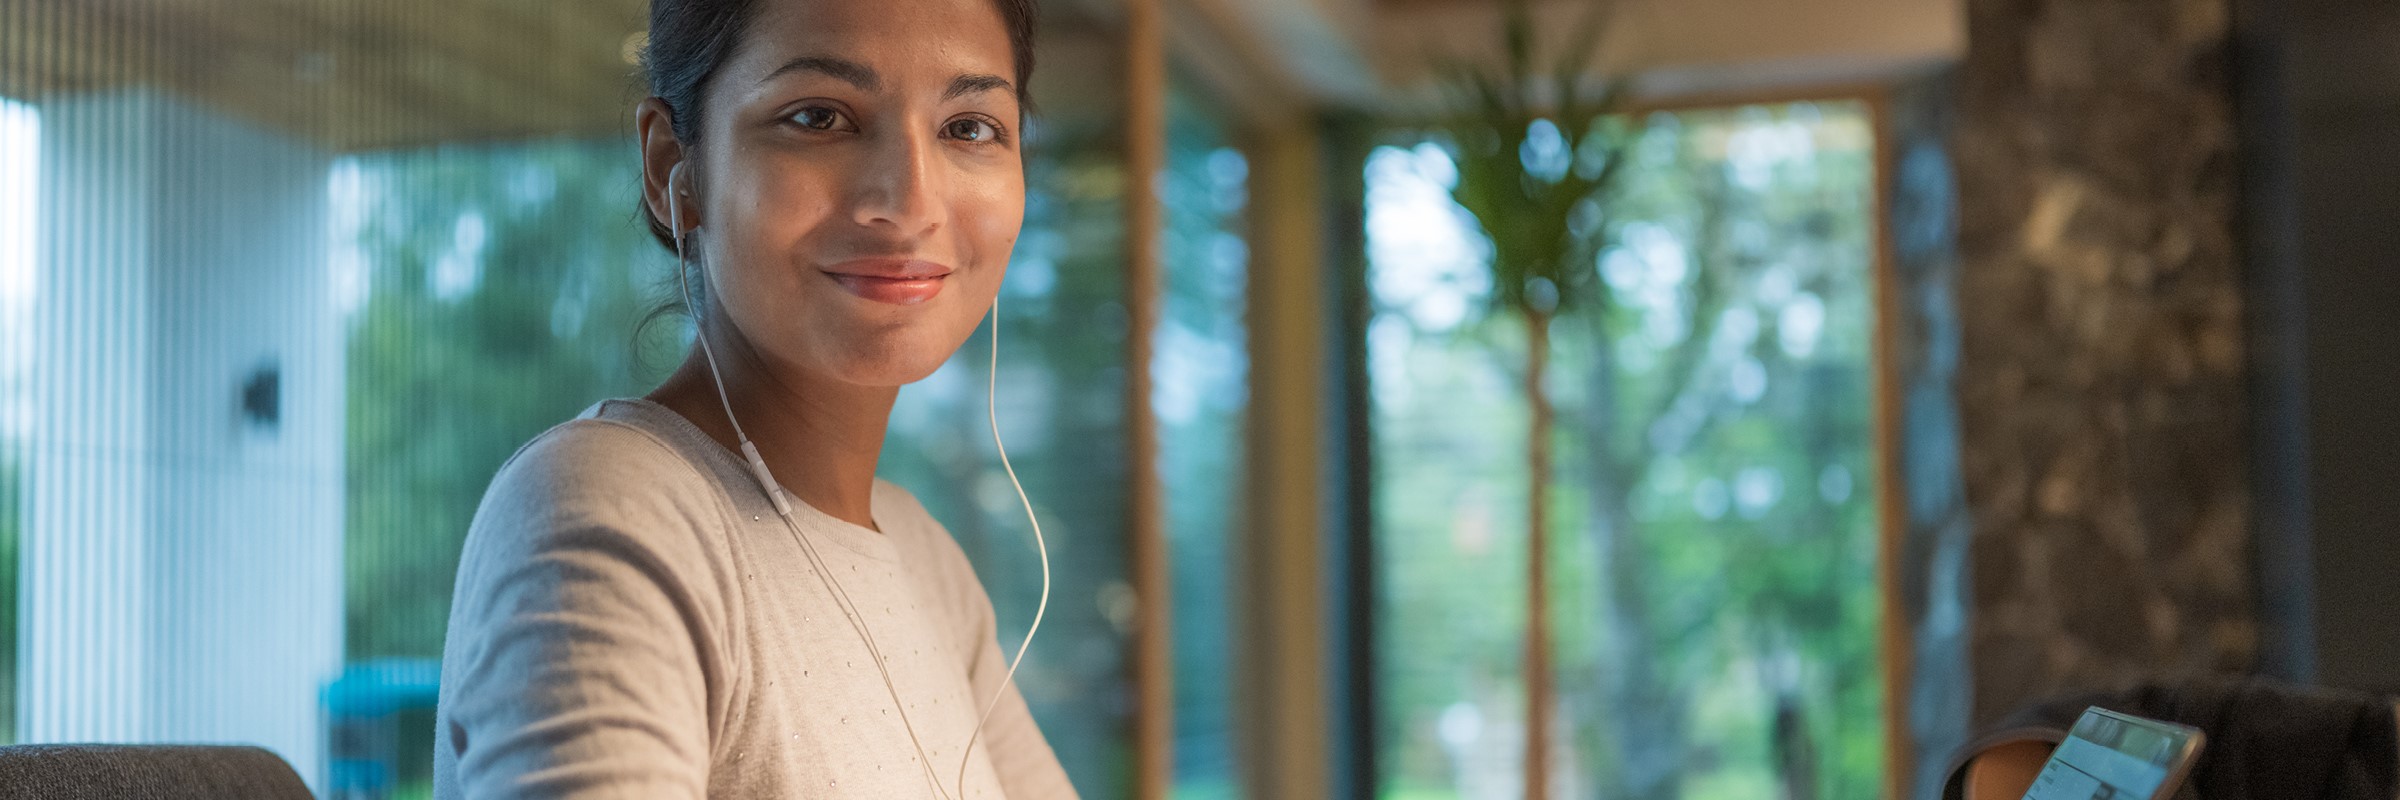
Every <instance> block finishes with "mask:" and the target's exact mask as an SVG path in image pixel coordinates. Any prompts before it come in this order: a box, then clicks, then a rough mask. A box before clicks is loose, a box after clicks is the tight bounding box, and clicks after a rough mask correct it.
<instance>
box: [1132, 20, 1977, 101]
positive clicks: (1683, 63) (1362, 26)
mask: <svg viewBox="0 0 2400 800" xmlns="http://www.w3.org/2000/svg"><path fill="white" fill-rule="evenodd" d="M1177 1H1178V2H1181V3H1185V4H1189V5H1192V6H1195V7H1197V8H1198V9H1200V10H1199V11H1198V12H1196V13H1195V15H1194V16H1196V17H1200V18H1205V19H1207V20H1209V21H1210V22H1211V23H1212V24H1214V25H1216V26H1218V27H1219V28H1220V29H1221V30H1222V34H1221V35H1223V36H1224V37H1225V38H1228V39H1231V40H1236V41H1239V42H1241V44H1240V45H1238V49H1241V50H1243V51H1244V52H1245V53H1246V54H1247V55H1249V56H1250V57H1251V58H1253V59H1255V60H1257V61H1259V62H1260V63H1262V64H1264V65H1265V66H1263V67H1262V68H1260V70H1259V73H1260V79H1261V80H1273V81H1276V82H1278V83H1279V88H1280V89H1281V90H1283V91H1287V92H1289V93H1292V94H1294V95H1296V96H1298V97H1301V98H1305V99H1307V100H1309V101H1312V102H1315V103H1319V104H1333V105H1346V106H1356V107H1362V108H1376V109H1383V110H1393V109H1396V108H1397V109H1405V108H1407V107H1409V106H1411V105H1422V104H1425V103H1427V102H1429V101H1430V100H1431V99H1432V98H1431V92H1430V83H1431V81H1430V74H1431V67H1432V66H1433V65H1434V64H1435V63H1437V62H1438V61H1441V60H1445V59H1453V58H1460V57H1470V56H1473V55H1476V54H1481V53H1489V52H1492V51H1493V49H1494V48H1495V46H1496V44H1497V43H1498V41H1499V26H1500V22H1501V19H1502V16H1503V13H1502V11H1503V9H1504V8H1505V7H1506V5H1507V4H1506V3H1505V2H1503V1H1502V0H1177ZM1595 3H1602V4H1605V7H1604V8H1602V11H1604V12H1605V13H1607V14H1608V15H1609V16H1608V19H1609V25H1610V27H1609V30H1610V35H1609V36H1608V37H1607V39H1606V41H1605V42H1604V44H1603V45H1602V47H1601V59H1600V62H1601V67H1600V71H1601V72H1605V73H1607V74H1610V75H1614V76H1623V77H1629V78H1632V79H1634V81H1635V84H1636V87H1637V90H1639V91H1642V92H1644V93H1646V94H1649V95H1652V96H1678V95H1692V94H1721V93H1765V92H1781V91H1791V90H1796V89H1805V88H1813V87H1826V86H1837V85H1854V84H1858V83H1861V82H1868V81H1874V80H1880V79H1885V78H1889V77H1891V76H1893V75H1896V74H1905V73H1908V72H1911V71H1915V70H1920V69H1923V68H1925V67H1926V66H1928V65H1932V64H1939V63H1945V62H1948V61H1951V60H1955V59H1956V58H1957V57H1958V56H1959V55H1960V54H1961V53H1963V52H1964V48H1965V42H1966V36H1965V7H1964V0H1536V1H1535V2H1532V3H1531V4H1530V6H1531V8H1532V10H1533V13H1534V16H1535V18H1536V20H1537V25H1536V30H1537V31H1539V32H1542V33H1545V34H1548V35H1549V38H1552V39H1555V38H1558V37H1560V36H1563V35H1565V34H1566V33H1567V32H1569V31H1573V30H1575V29H1576V27H1577V22H1578V21H1579V20H1580V19H1582V17H1583V15H1584V14H1586V13H1587V12H1588V11H1590V10H1591V9H1592V8H1593V4H1595Z"/></svg>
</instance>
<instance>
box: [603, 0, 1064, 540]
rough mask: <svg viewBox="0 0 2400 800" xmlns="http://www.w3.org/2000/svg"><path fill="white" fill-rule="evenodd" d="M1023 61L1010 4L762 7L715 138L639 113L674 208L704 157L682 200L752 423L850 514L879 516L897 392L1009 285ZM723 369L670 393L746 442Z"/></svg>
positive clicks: (733, 385)
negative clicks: (882, 465) (885, 446)
mask: <svg viewBox="0 0 2400 800" xmlns="http://www.w3.org/2000/svg"><path fill="white" fill-rule="evenodd" d="M1012 55H1013V54H1012V51H1011V49H1010V46H1009V41H1008V35H1007V31H1006V29H1005V27H1004V24H1003V21H1002V18H1001V16H1000V12H999V11H998V9H997V8H995V7H994V5H993V3H991V2H990V0H761V4H760V7H759V8H758V13H757V16H756V18H755V19H753V20H752V22H751V23H750V26H749V28H748V29H747V31H746V34H745V36H744V38H743V40H742V41H741V42H740V43H739V44H737V45H736V47H735V49H734V50H733V52H732V54H731V55H730V56H729V57H728V58H727V59H726V61H725V62H724V63H723V64H722V65H721V66H720V67H719V69H718V71H717V73H716V74H715V75H714V76H713V77H712V78H710V80H709V84H708V86H707V88H706V89H705V97H706V99H705V101H704V102H705V104H706V106H705V113H704V116H703V117H702V118H701V120H700V133H699V143H698V145H697V146H696V147H685V146H683V144H682V143H680V142H677V141H675V139H674V137H673V135H672V131H671V129H670V127H669V124H668V119H667V115H666V114H665V113H664V112H665V106H664V104H663V103H662V102H661V101H658V100H656V99H652V100H648V101H645V102H644V103H643V105H642V106H641V108H640V109H638V110H637V113H636V122H637V126H638V127H639V128H640V132H641V134H642V138H643V166H644V175H645V179H646V180H645V183H646V186H645V190H646V193H645V194H646V197H645V199H646V201H647V202H648V203H649V204H650V207H651V208H652V209H653V211H654V213H655V214H656V215H657V216H658V218H659V219H661V220H667V219H669V218H670V217H671V216H674V215H675V213H674V211H671V209H670V208H669V206H668V202H669V200H670V199H669V197H668V196H667V191H669V181H668V179H669V176H670V174H671V173H674V172H676V169H675V166H676V164H677V163H678V162H683V161H688V162H689V163H684V164H683V166H682V168H681V170H680V173H681V175H680V177H681V178H682V179H683V180H682V181H681V182H680V183H677V184H675V185H674V186H673V190H674V191H677V192H679V194H678V195H677V196H676V198H674V200H673V202H676V203H678V204H680V209H679V212H680V216H681V221H682V224H683V225H684V227H685V228H686V229H692V230H694V231H695V232H694V235H693V236H692V237H691V238H690V239H687V241H688V242H691V243H693V244H696V245H697V249H698V252H696V253H694V257H695V258H698V257H699V253H705V254H706V258H705V263H706V265H707V270H706V274H707V281H708V292H707V295H708V296H707V299H706V300H705V301H704V303H705V304H706V305H707V306H708V309H707V314H708V317H709V319H708V320H707V323H706V324H705V325H704V326H703V327H704V334H703V335H705V336H708V337H709V341H710V342H711V343H712V344H713V346H714V347H715V348H716V354H717V358H718V361H719V363H720V365H721V366H722V368H723V369H724V377H725V379H726V388H727V394H728V395H729V397H730V399H731V400H732V401H733V403H732V404H733V407H734V411H735V413H736V414H737V415H739V417H740V420H741V426H742V428H743V429H744V431H745V432H746V433H748V434H749V435H750V437H751V439H752V440H754V441H755V442H757V444H758V446H759V448H760V450H761V451H762V452H764V453H766V454H767V461H768V464H769V466H770V467H772V468H773V469H774V471H775V474H776V477H777V478H778V481H779V482H780V483H783V484H784V485H786V486H788V487H791V489H792V490H793V491H794V492H795V493H797V494H799V495H801V497H802V499H804V500H807V501H809V502H810V503H811V504H812V505H816V506H818V507H819V508H821V509H824V510H826V511H827V512H828V513H833V514H834V515H835V516H839V517H843V518H845V519H850V520H851V521H853V522H859V523H861V524H865V525H869V526H870V527H871V526H872V524H873V522H872V520H871V518H869V516H868V514H867V511H866V508H865V497H866V493H867V491H868V489H869V488H870V487H871V485H872V476H873V469H874V456H875V453H876V452H877V451H879V450H880V447H881V443H882V438H883V432H884V425H885V424H886V422H887V421H888V419H889V415H890V409H891V403H892V399H893V397H894V393H895V392H896V391H897V387H899V386H901V385H902V384H906V383H910V382H914V381H916V380H919V379H922V378H924V377H925V376H927V375H930V374H932V372H933V371H934V370H935V369H936V368H938V367H940V366H941V364H942V363H943V362H944V361H945V360H947V359H948V358H949V357H950V355H951V354H952V353H953V352H955V351H956V350H957V349H958V347H959V346H960V345H961V344H962V343H964V342H965V340H966V338H967V336H968V335H970V334H971V333H973V332H974V329H975V328H976V326H977V325H978V324H979V323H980V322H981V320H982V318H983V316H984V314H985V312H986V311H988V310H989V309H990V308H991V304H992V299H993V297H994V296H995V295H996V294H997V292H998V291H999V287H1000V281H1001V276H1002V275H1003V273H1004V272H1005V271H1006V267H1007V263H1008V257H1009V253H1010V251H1011V249H1012V248H1013V247H1014V246H1015V243H1016V239H1017V234H1018V230H1019V227H1020V225H1021V224H1022V222H1023V217H1024V207H1025V180H1024V167H1023V160H1022V156H1021V153H1020V150H1019V143H1018V137H1019V131H1018V130H1017V128H1018V125H1019V111H1018V105H1017V95H1016V89H1015V75H1014V74H1013V70H1014V66H1013V58H1012ZM705 370H706V365H705V362H704V361H700V360H699V354H698V353H697V352H695V353H694V354H693V355H692V357H691V358H688V359H687V360H686V362H685V364H684V368H683V369H682V370H681V371H679V372H678V373H677V374H676V376H674V377H672V378H670V379H668V381H667V382H666V383H665V384H663V385H662V386H660V387H659V389H658V390H657V391H656V392H653V393H652V398H653V399H656V400H659V401H660V402H661V403H663V404H666V405H667V406H668V407H670V408H673V409H675V410H676V411H678V412H679V413H682V414H683V415H684V416H686V417H689V418H692V419H693V421H694V422H695V423H698V424H700V425H701V427H702V428H703V430H707V431H708V432H709V433H710V434H711V435H712V436H715V437H716V438H718V439H719V441H720V442H721V443H726V444H728V445H729V446H732V445H733V444H734V442H733V436H732V432H731V427H730V425H727V424H725V423H724V422H723V419H722V417H723V412H722V411H720V410H717V406H716V398H715V395H714V388H713V386H710V385H708V384H707V374H706V372H705ZM862 458H863V464H861V463H859V462H860V461H861V459H862ZM778 462H783V463H778Z"/></svg>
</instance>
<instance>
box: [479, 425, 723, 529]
mask: <svg viewBox="0 0 2400 800" xmlns="http://www.w3.org/2000/svg"><path fill="white" fill-rule="evenodd" d="M717 493H718V487H717V485H716V483H715V482H714V481H712V480H709V479H708V477H707V476H706V475H704V474H703V473H702V471H701V469H700V468H699V466H698V465H695V464H693V463H692V462H691V461H690V460H689V459H686V458H685V457H684V456H683V455H682V454H680V453H678V452H677V451H676V450H675V449H674V448H673V447H670V446H669V445H668V444H667V443H666V442H664V441H661V440H660V439H659V438H658V437H657V435H655V434H653V433H651V432H650V431H647V430H643V429H641V428H638V427H635V426H633V425H628V424H625V423H622V422H617V421H613V420H606V419H592V418H578V419H572V420H568V421H566V422H562V423H559V424H558V425H555V426H552V427H551V428H550V429H549V430H547V431H543V432H542V434H541V435H539V436H536V437H534V438H533V440H532V441H529V442H526V443H525V445H524V446H523V447H520V448H518V449H517V452H516V454H515V455H512V456H510V457H509V459H508V461H507V462H506V463H504V464H502V465H501V467H500V471H499V473H498V474H497V475H494V476H493V478H492V485H491V487H490V488H489V489H487V490H486V491H485V493H484V505H485V506H486V508H487V509H489V508H490V507H493V506H502V507H508V506H521V507H533V508H560V509H587V510H594V511H606V510H611V509H615V510H627V509H632V508H639V507H655V506H656V505H657V504H658V503H659V501H661V500H667V501H677V500H685V501H688V500H694V499H706V498H709V497H711V496H712V495H714V494H717Z"/></svg>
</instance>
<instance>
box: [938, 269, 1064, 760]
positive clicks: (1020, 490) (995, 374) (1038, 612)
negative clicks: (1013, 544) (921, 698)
mask: <svg viewBox="0 0 2400 800" xmlns="http://www.w3.org/2000/svg"><path fill="white" fill-rule="evenodd" d="M984 377H985V381H986V382H985V383H984V391H983V410H984V415H985V419H988V420H990V421H991V425H992V447H993V449H995V450H998V451H999V452H1000V469H1002V470H1004V471H1006V472H1007V473H1008V485H1009V486H1011V487H1014V488H1015V489H1016V490H1017V502H1018V503H1021V504H1023V505H1024V506H1025V522H1026V523H1027V524H1029V525H1031V526H1032V527H1033V546H1034V547H1035V548H1036V549H1037V550H1038V551H1039V552H1040V553H1041V557H1042V599H1041V602H1039V603H1036V604H1035V605H1034V607H1033V625H1031V626H1030V627H1027V628H1026V629H1025V641H1023V642H1021V643H1019V644H1018V645H1017V655H1016V657H1014V658H1011V659H1009V662H1008V675H1007V676H1006V677H1003V678H1001V679H1000V688H998V689H994V690H993V691H992V699H991V702H989V703H985V704H984V706H983V715H982V716H979V717H976V718H975V733H974V735H972V736H969V737H967V749H966V751H965V752H963V753H960V754H959V756H958V786H959V791H960V792H965V791H966V786H967V762H968V761H969V760H970V759H971V757H972V756H973V754H974V752H975V742H976V741H977V740H979V739H982V738H983V723H984V722H985V721H987V720H989V719H991V718H992V709H994V708H998V707H999V706H1000V698H1001V697H1004V696H1006V695H1007V694H1008V687H1009V685H1010V684H1012V683H1014V682H1015V681H1016V679H1017V666H1018V665H1020V664H1023V663H1025V651H1026V650H1028V649H1031V648H1032V647H1033V634H1034V632H1036V631H1039V630H1041V629H1042V614H1044V613H1046V612H1048V611H1049V610H1050V543H1049V542H1048V541H1045V540H1044V539H1043V538H1042V521H1041V520H1040V519H1039V518H1036V517H1035V516H1034V514H1033V500H1032V499H1031V498H1028V497H1026V496H1025V484H1024V483H1022V482H1019V481H1018V480H1017V468H1016V467H1015V466H1013V465H1011V464H1009V463H1008V445H1007V444H1006V443H1003V442H1001V441H1000V401H999V394H1000V296H999V294H997V293H994V294H993V295H992V364H991V369H990V370H989V371H988V372H987V373H986V374H985V376H984Z"/></svg>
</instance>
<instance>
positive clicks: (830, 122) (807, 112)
mask: <svg viewBox="0 0 2400 800" xmlns="http://www.w3.org/2000/svg"><path fill="white" fill-rule="evenodd" d="M790 119H791V120H792V121H793V122H795V123H798V124H799V125H800V127H803V128H808V129H810V130H819V131H830V130H834V129H835V128H838V127H840V126H841V123H842V112H839V111H835V110H833V109H830V108H826V107H824V106H809V107H807V108H803V109H800V110H799V111H795V112H792V116H791V117H790Z"/></svg>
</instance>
